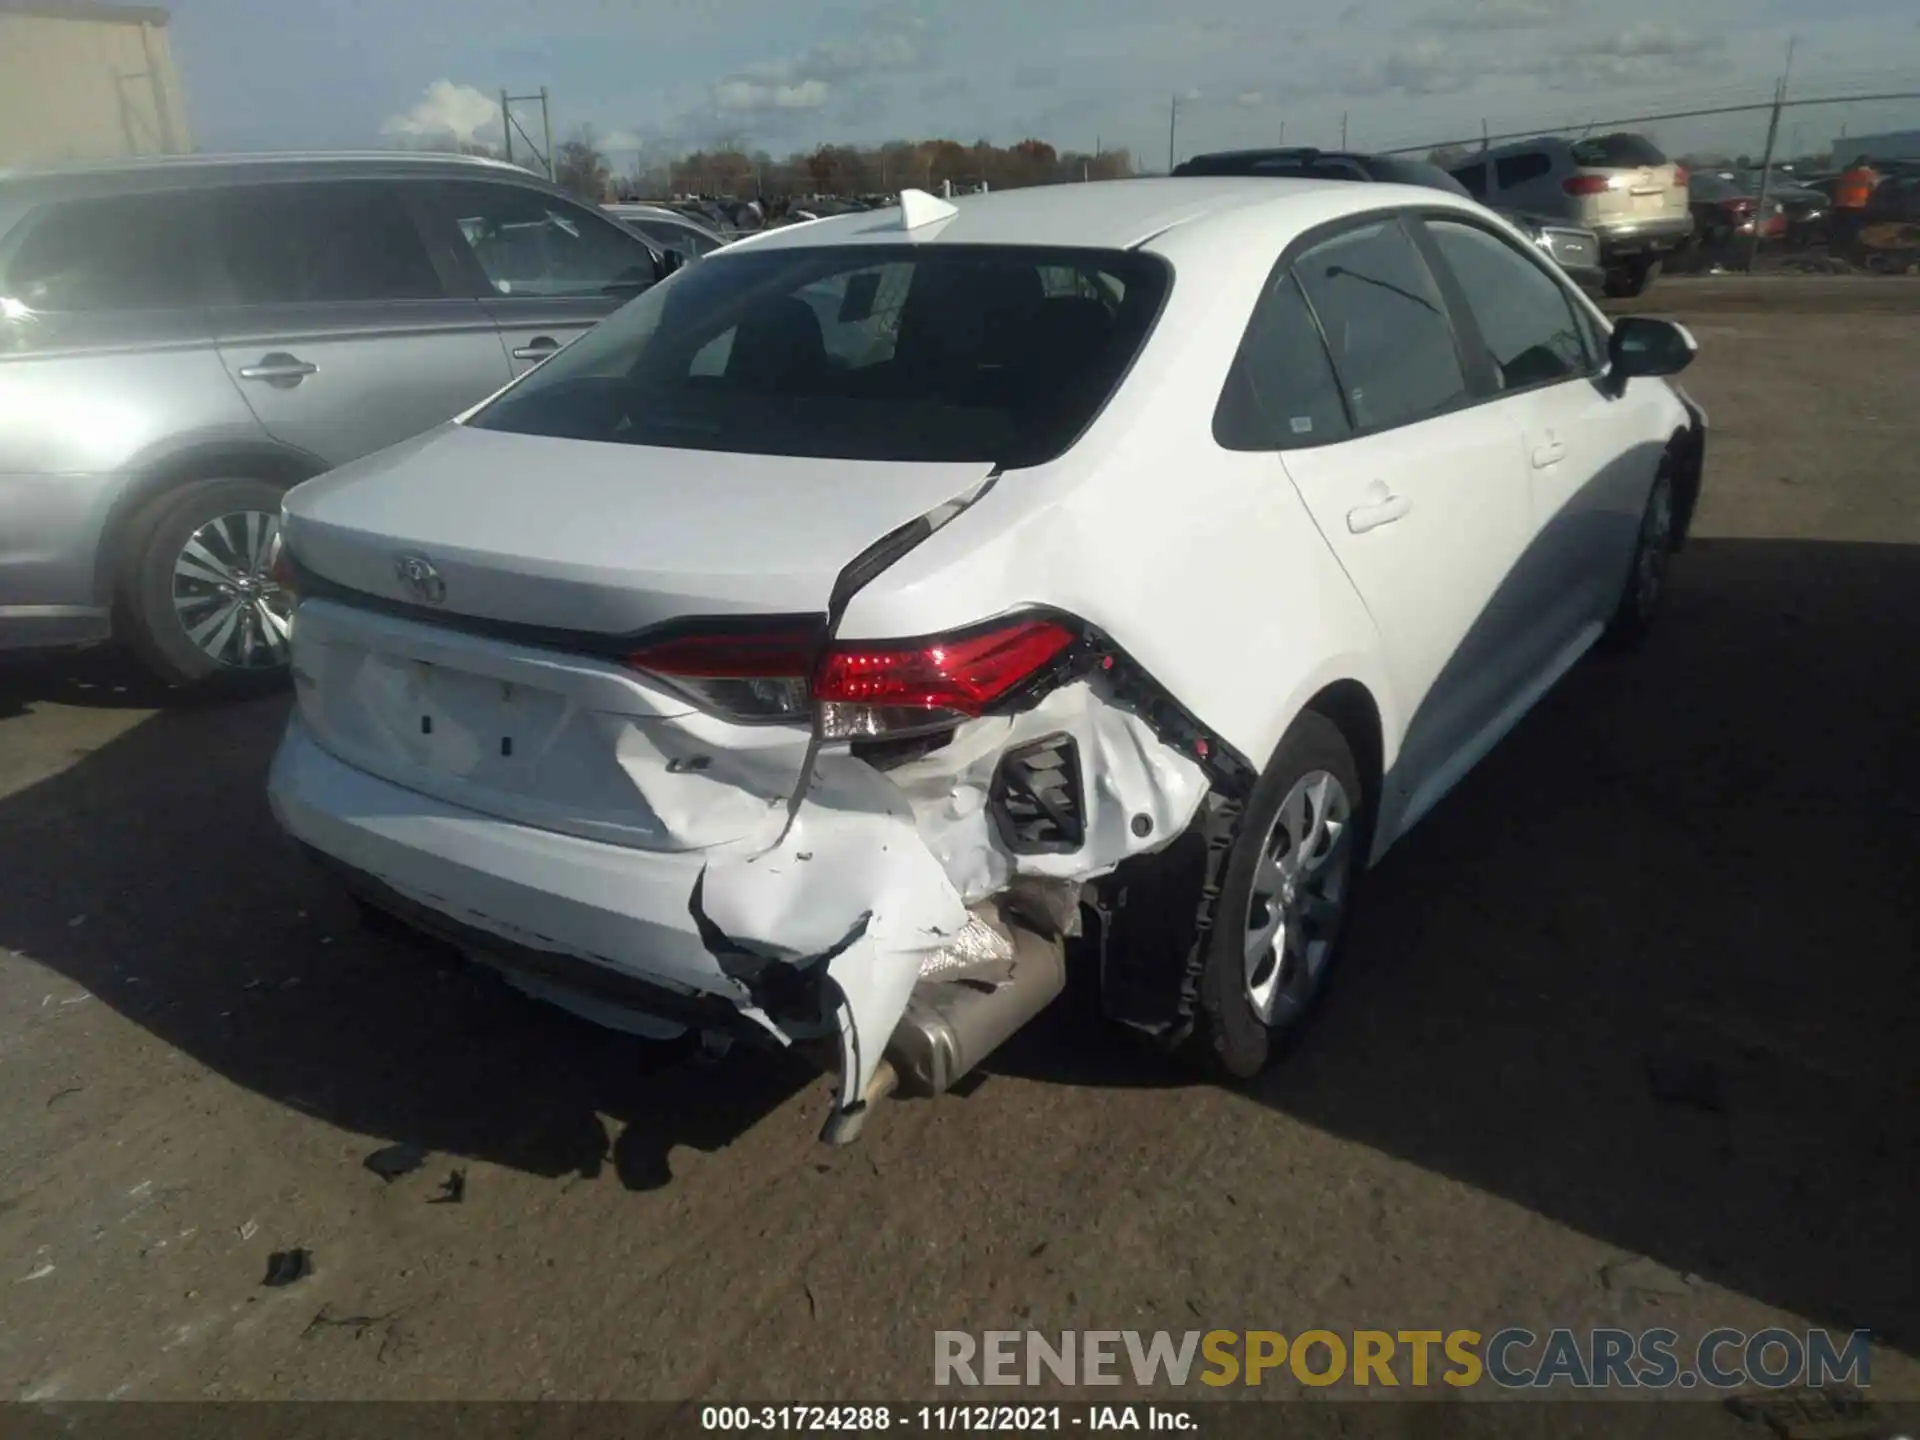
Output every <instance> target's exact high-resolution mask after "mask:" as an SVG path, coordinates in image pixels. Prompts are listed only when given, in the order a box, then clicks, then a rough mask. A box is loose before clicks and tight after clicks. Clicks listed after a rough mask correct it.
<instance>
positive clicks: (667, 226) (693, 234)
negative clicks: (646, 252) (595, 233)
mask: <svg viewBox="0 0 1920 1440" xmlns="http://www.w3.org/2000/svg"><path fill="white" fill-rule="evenodd" d="M600 208H601V209H603V210H605V211H606V212H607V213H608V214H609V215H611V216H613V218H614V219H616V220H618V221H619V222H620V223H621V224H622V225H624V226H626V227H627V228H628V229H629V230H631V231H633V233H634V234H636V235H638V236H639V237H640V238H641V239H642V240H645V241H647V242H648V243H649V244H651V245H652V246H654V247H655V248H656V249H658V250H661V251H663V252H670V253H672V254H675V255H679V256H681V257H682V258H684V259H687V260H698V259H700V258H701V257H702V256H704V255H707V254H709V253H710V252H712V251H715V250H718V249H719V248H720V247H721V246H722V245H724V244H726V243H727V241H726V237H725V236H723V235H721V234H719V233H718V232H717V231H715V230H712V229H709V228H708V227H707V226H705V225H702V224H701V223H700V222H699V221H697V220H692V219H689V218H688V217H687V216H685V215H682V214H681V213H680V212H679V211H677V210H669V209H668V208H667V207H666V206H664V205H635V204H626V203H622V204H617V205H603V206H601V207H600Z"/></svg>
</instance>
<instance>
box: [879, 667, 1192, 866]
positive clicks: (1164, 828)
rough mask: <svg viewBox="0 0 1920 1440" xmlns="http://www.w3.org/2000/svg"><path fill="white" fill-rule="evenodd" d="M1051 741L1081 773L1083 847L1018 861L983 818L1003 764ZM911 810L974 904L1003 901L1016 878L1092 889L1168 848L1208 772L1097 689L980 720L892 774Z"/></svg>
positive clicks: (1091, 685) (1066, 690)
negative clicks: (1013, 753) (1071, 746)
mask: <svg viewBox="0 0 1920 1440" xmlns="http://www.w3.org/2000/svg"><path fill="white" fill-rule="evenodd" d="M1053 734H1066V735H1071V736H1072V737H1073V738H1074V741H1075V743H1076V745H1077V746H1078V748H1079V755H1080V764H1081V768H1082V771H1083V774H1082V789H1083V794H1084V803H1085V807H1086V812H1087V813H1086V817H1085V820H1086V842H1085V844H1084V845H1082V846H1081V847H1080V848H1079V849H1078V850H1074V851H1072V852H1069V853H1066V854H1044V855H1015V854H1013V853H1012V852H1010V851H1009V850H1008V849H1007V848H1006V847H1005V846H1004V845H1002V844H1001V842H1000V839H999V836H998V835H997V834H996V832H995V830H994V827H993V823H992V820H991V819H990V818H989V816H988V814H987V796H988V790H989V787H990V786H991V785H992V783H993V774H994V771H995V769H996V768H997V767H998V765H999V763H1000V757H1001V756H1002V755H1003V754H1005V752H1006V751H1007V750H1009V749H1011V748H1012V747H1014V746H1016V745H1020V744H1024V743H1026V742H1027V741H1030V740H1038V739H1041V738H1042V737H1044V736H1048V735H1053ZM886 778H887V779H888V780H889V781H891V782H892V784H893V785H894V786H895V787H896V788H897V789H898V790H899V791H900V793H901V794H903V795H904V796H905V797H906V799H907V802H908V803H909V804H910V805H911V806H912V809H913V814H914V819H915V822H916V824H917V827H918V829H919V832H920V836H921V839H922V840H924V841H925V843H926V845H927V848H928V849H929V850H931V851H932V852H933V854H934V856H935V858H936V859H938V860H939V862H940V864H941V866H942V867H943V868H944V869H945V870H946V872H947V877H948V879H950V880H951V881H952V882H953V885H954V887H955V888H956V889H957V890H958V891H959V892H960V894H961V897H962V898H963V899H964V900H965V901H966V902H967V903H969V904H972V903H974V902H976V901H978V900H981V899H984V898H985V897H987V896H989V895H995V894H998V893H999V892H1000V891H1002V890H1004V889H1006V888H1007V886H1008V885H1009V884H1010V883H1011V882H1012V881H1013V879H1014V877H1015V876H1016V875H1036V876H1046V877H1050V878H1054V879H1072V880H1095V879H1098V878H1099V877H1100V876H1102V875H1106V874H1108V873H1110V872H1111V871H1112V870H1113V869H1114V868H1115V867H1116V866H1118V865H1119V864H1120V862H1121V861H1123V860H1126V859H1128V858H1130V857H1132V856H1134V855H1139V854H1143V853H1145V852H1147V851H1152V850H1157V849H1159V848H1160V847H1162V846H1163V845H1167V844H1170V843H1171V842H1172V841H1173V840H1174V839H1175V837H1177V836H1178V835H1179V834H1180V832H1181V831H1183V830H1185V829H1186V828H1187V825H1188V823H1189V822H1190V821H1191V820H1192V819H1193V816H1194V812H1195V811H1196V810H1198V809H1199V806H1200V800H1201V797H1202V796H1204V795H1205V794H1206V792H1207V778H1206V774H1205V772H1203V771H1202V770H1201V768H1200V767H1199V766H1198V765H1197V764H1195V763H1194V762H1193V761H1192V760H1190V759H1188V758H1187V757H1186V756H1184V755H1181V754H1180V753H1178V752H1177V751H1175V750H1173V749H1171V748H1169V747H1168V746H1166V745H1165V744H1163V743H1161V741H1160V740H1159V739H1158V737H1156V736H1155V735H1154V733H1153V731H1152V730H1151V729H1150V728H1149V727H1148V725H1147V723H1146V722H1145V721H1144V720H1142V719H1141V718H1140V717H1139V716H1137V715H1135V714H1133V713H1132V712H1131V711H1128V710H1123V709H1121V708H1120V707H1119V706H1117V705H1114V704H1112V703H1111V702H1109V701H1108V700H1106V699H1104V698H1103V697H1102V696H1101V695H1100V693H1099V692H1098V690H1097V689H1096V688H1095V682H1092V681H1080V682H1077V683H1075V684H1072V685H1067V686H1063V687H1061V688H1060V689H1058V690H1055V691H1054V692H1052V693H1051V694H1049V695H1048V696H1047V697H1046V698H1045V699H1044V700H1042V701H1041V702H1040V703H1039V704H1038V705H1036V706H1034V707H1033V708H1032V709H1031V710H1027V711H1024V712H1022V713H1021V714H1018V715H1012V716H996V717H992V718H988V719H981V720H974V721H970V722H968V723H967V724H965V725H963V726H961V727H960V730H959V731H958V733H957V734H956V735H955V736H954V740H953V743H952V744H950V745H947V746H946V747H945V748H943V749H941V750H937V751H935V752H934V753H932V754H930V755H927V756H924V757H922V758H921V759H918V760H915V761H912V762H910V763H908V764H905V765H901V766H898V767H896V768H894V769H892V770H889V771H888V772H887V774H886Z"/></svg>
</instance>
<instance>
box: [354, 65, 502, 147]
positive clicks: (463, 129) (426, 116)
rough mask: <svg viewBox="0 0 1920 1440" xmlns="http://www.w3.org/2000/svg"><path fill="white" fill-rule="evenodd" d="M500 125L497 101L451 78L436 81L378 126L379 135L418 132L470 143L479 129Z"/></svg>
mask: <svg viewBox="0 0 1920 1440" xmlns="http://www.w3.org/2000/svg"><path fill="white" fill-rule="evenodd" d="M499 127H500V102H499V100H498V99H496V98H494V97H492V96H489V95H485V94H483V93H481V92H480V91H478V90H476V89H474V88H473V86H471V85H456V84H454V83H453V81H451V80H436V81H434V82H433V83H432V84H431V85H429V86H427V92H426V94H424V95H423V96H421V97H420V99H419V100H417V101H415V102H414V104H413V107H412V108H411V109H409V110H406V111H404V112H403V113H401V114H399V115H392V116H389V117H388V118H387V121H386V123H385V124H383V125H382V126H381V127H380V132H381V133H382V134H383V135H419V136H426V137H431V138H443V137H451V138H452V139H455V140H458V141H460V142H461V143H462V144H466V145H471V144H472V143H473V142H474V137H475V136H477V135H478V134H479V132H480V131H482V130H486V129H489V128H491V129H493V130H494V131H496V132H497V131H498V130H499Z"/></svg>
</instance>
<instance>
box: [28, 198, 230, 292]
mask: <svg viewBox="0 0 1920 1440" xmlns="http://www.w3.org/2000/svg"><path fill="white" fill-rule="evenodd" d="M30 224H31V226H32V228H31V229H30V230H29V231H28V232H27V235H26V237H25V239H24V240H22V241H21V244H20V248H19V250H18V251H17V252H16V253H15V254H14V257H13V261H12V263H11V264H9V265H8V266H7V273H6V280H5V283H4V285H0V293H3V294H5V295H6V296H7V298H9V299H12V300H17V301H19V302H20V303H21V304H22V305H24V306H26V307H27V308H28V309H29V310H37V311H43V312H47V313H53V314H60V313H87V312H96V311H112V310H164V309H171V308H176V307H180V306H189V305H197V304H200V303H202V299H203V297H202V294H201V285H200V276H201V273H202V272H201V267H200V255H201V245H200V242H199V237H198V234H197V226H196V225H195V223H194V216H193V213H192V207H191V204H190V202H189V201H188V199H187V198H186V197H184V196H180V195H115V196H111V197H108V198H104V199H98V200H69V201H67V202H65V203H63V204H59V205H54V206H51V207H49V208H48V209H47V211H46V212H45V213H44V214H41V215H39V216H38V217H36V218H35V219H34V220H33V221H31V222H30Z"/></svg>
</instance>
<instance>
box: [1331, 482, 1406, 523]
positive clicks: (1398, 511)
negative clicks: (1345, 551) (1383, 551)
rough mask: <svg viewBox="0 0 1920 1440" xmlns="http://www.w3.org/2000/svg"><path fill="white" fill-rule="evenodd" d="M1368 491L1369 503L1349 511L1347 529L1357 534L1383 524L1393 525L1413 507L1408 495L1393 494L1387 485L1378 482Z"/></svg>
mask: <svg viewBox="0 0 1920 1440" xmlns="http://www.w3.org/2000/svg"><path fill="white" fill-rule="evenodd" d="M1367 493H1368V502H1369V503H1367V504H1365V505H1358V506H1355V507H1354V508H1353V509H1351V510H1349V511H1347V529H1348V530H1350V531H1352V532H1353V533H1354V534H1355V535H1364V534H1366V533H1367V531H1369V530H1378V529H1379V528H1380V527H1381V526H1382V525H1391V524H1392V523H1393V522H1394V521H1396V520H1398V519H1399V518H1400V517H1401V516H1402V515H1405V514H1406V513H1407V512H1408V511H1409V510H1411V509H1413V502H1412V501H1411V500H1409V499H1407V497H1406V496H1404V495H1394V494H1391V493H1389V492H1388V491H1387V487H1386V486H1384V485H1381V484H1379V483H1378V482H1376V483H1375V484H1374V486H1373V488H1372V489H1371V490H1369V491H1368V492H1367Z"/></svg>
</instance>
